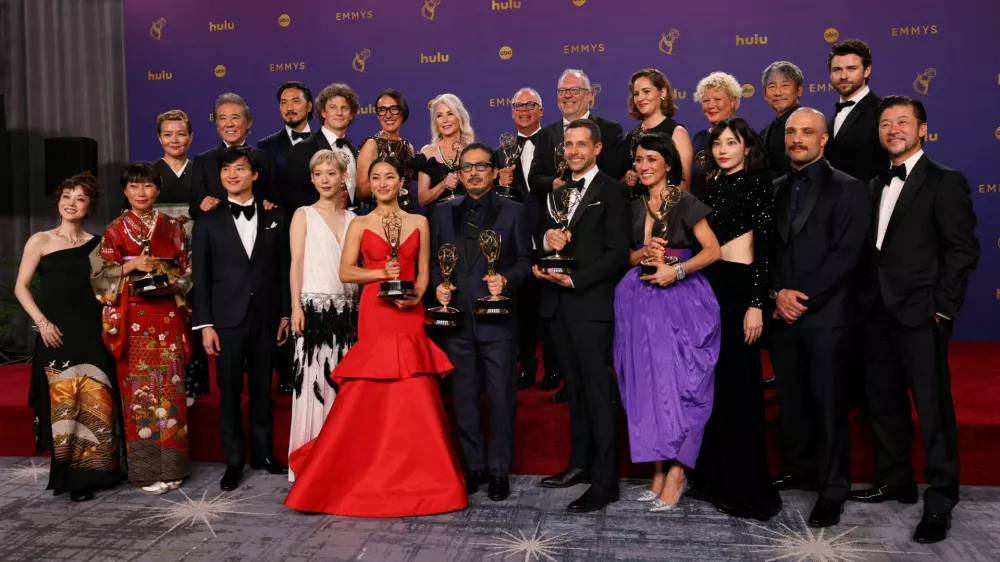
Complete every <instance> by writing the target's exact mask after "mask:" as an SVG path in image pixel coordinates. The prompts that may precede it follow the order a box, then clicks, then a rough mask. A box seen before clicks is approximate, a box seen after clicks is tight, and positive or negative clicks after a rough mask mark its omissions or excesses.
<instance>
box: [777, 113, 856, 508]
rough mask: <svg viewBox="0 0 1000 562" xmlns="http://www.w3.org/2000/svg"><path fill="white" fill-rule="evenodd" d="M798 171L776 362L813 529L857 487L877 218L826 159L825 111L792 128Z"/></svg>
mask: <svg viewBox="0 0 1000 562" xmlns="http://www.w3.org/2000/svg"><path fill="white" fill-rule="evenodd" d="M785 131H786V132H785V146H786V148H787V151H788V158H789V160H790V161H791V169H790V171H789V173H788V174H786V175H784V176H782V177H780V178H778V179H776V180H775V181H774V187H775V195H774V206H775V213H774V228H775V230H776V231H777V233H778V236H777V237H776V238H775V243H774V252H773V258H772V261H771V263H772V287H773V291H772V296H773V297H774V298H775V305H776V310H775V312H774V319H775V320H776V322H774V324H773V325H774V330H773V334H772V336H771V361H772V362H773V363H774V368H775V371H777V372H778V373H780V375H779V376H778V381H777V382H778V404H779V406H780V408H781V440H782V450H783V451H782V452H783V465H784V467H783V468H784V474H783V475H782V476H779V477H778V478H777V479H776V480H775V485H776V486H777V487H778V488H779V489H789V488H799V487H804V488H811V487H813V486H817V487H818V491H819V500H818V501H817V502H816V505H815V506H814V507H813V510H812V513H811V514H810V516H809V525H811V526H813V527H829V526H831V525H836V524H837V523H839V522H840V514H841V513H842V512H843V509H844V502H845V501H846V500H847V494H848V493H849V492H850V490H851V462H850V452H851V444H850V435H849V432H848V427H847V375H848V373H847V369H846V366H847V360H848V356H849V354H850V341H851V340H850V333H851V327H852V326H853V325H854V323H855V318H854V307H855V302H856V301H855V288H854V275H855V271H856V269H857V267H858V263H859V261H860V260H861V254H862V251H863V249H864V241H865V236H866V234H867V229H868V224H869V222H870V217H871V206H870V202H869V198H868V189H867V188H866V187H865V185H864V183H862V182H861V181H860V180H857V179H855V178H852V177H850V176H848V175H847V174H845V173H843V172H841V171H839V170H836V169H834V168H833V167H832V166H831V165H830V163H829V162H827V161H826V160H825V159H824V158H823V146H824V145H825V144H826V142H827V138H828V135H827V132H826V121H825V119H824V117H823V114H822V113H820V112H819V111H816V110H815V109H812V108H806V107H803V108H800V109H798V110H796V111H795V112H794V113H792V115H791V116H790V117H789V118H788V121H787V122H786V124H785Z"/></svg>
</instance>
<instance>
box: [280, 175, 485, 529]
mask: <svg viewBox="0 0 1000 562" xmlns="http://www.w3.org/2000/svg"><path fill="white" fill-rule="evenodd" d="M402 176H403V170H402V165H401V164H400V163H399V161H398V160H396V159H395V158H392V157H384V158H377V159H376V160H375V161H374V162H373V163H372V165H371V167H369V169H368V178H369V181H370V184H371V186H372V192H373V194H374V196H375V199H376V201H377V206H376V207H375V209H374V210H373V211H372V212H371V213H370V214H368V215H366V216H364V217H359V218H357V219H355V220H354V221H352V222H351V224H350V227H349V228H348V231H347V240H346V241H345V243H344V253H343V256H342V259H341V264H340V280H341V281H342V282H344V283H365V284H366V285H365V288H364V290H363V292H362V294H361V304H360V308H359V317H358V343H357V344H355V345H354V347H352V348H351V350H350V351H349V352H348V353H347V355H346V356H345V357H344V359H343V360H342V361H341V362H340V363H339V364H338V365H337V367H336V369H335V370H334V371H333V373H332V374H331V377H333V379H334V380H335V381H336V382H337V383H338V384H339V385H340V392H339V393H338V394H337V400H336V401H335V402H334V403H333V408H331V410H330V414H329V416H328V417H327V419H326V422H325V423H324V424H323V430H322V431H321V432H320V434H319V437H317V438H316V439H314V440H313V441H310V442H309V443H306V444H305V445H304V446H303V447H301V448H300V449H298V450H296V451H295V452H294V453H293V454H292V456H291V458H290V459H289V464H290V465H291V468H292V470H294V471H295V473H296V475H297V476H296V479H295V484H294V485H292V489H291V491H290V492H289V493H288V497H287V498H286V499H285V505H287V506H288V507H290V508H292V509H296V510H299V511H308V512H323V513H331V514H334V515H347V516H351V517H410V516H415V515H431V514H434V513H445V512H449V511H456V510H459V509H464V508H466V507H468V497H467V496H466V494H465V482H464V480H463V477H462V470H461V465H460V464H459V461H458V456H457V455H456V454H455V450H454V449H453V447H452V440H451V435H450V432H449V429H448V420H447V417H446V416H445V411H444V406H443V404H442V403H441V395H440V393H439V391H438V383H439V378H440V377H443V376H446V375H447V374H448V373H450V372H451V371H452V369H453V366H452V364H451V362H450V361H448V357H447V356H446V355H445V353H444V352H443V351H441V349H439V348H438V347H437V346H436V345H434V343H433V342H432V341H431V340H430V338H428V337H427V335H426V334H425V333H424V309H423V305H422V304H421V298H422V297H423V294H424V291H425V290H426V289H427V283H428V281H429V277H430V274H429V271H428V270H429V268H430V230H429V227H428V224H427V219H425V218H424V217H422V216H420V215H414V214H409V213H405V212H403V211H401V210H400V208H399V203H398V201H397V197H396V195H397V193H398V192H399V189H400V186H401V178H402ZM390 213H395V214H397V215H398V216H399V217H400V218H401V220H402V228H401V230H400V236H399V248H398V252H397V253H398V256H399V259H398V263H392V262H391V261H390V260H389V255H390V251H391V248H390V246H389V243H388V242H387V241H386V237H385V233H384V229H383V228H382V218H383V217H385V216H386V215H389V214H390ZM359 254H360V255H362V256H363V257H364V263H365V266H364V267H359V266H358V265H357V263H358V256H359ZM394 278H398V279H403V280H413V281H414V285H415V288H416V292H417V294H416V296H413V297H409V298H407V299H401V300H391V299H380V298H378V296H377V295H378V291H379V283H380V282H381V281H383V280H386V279H394Z"/></svg>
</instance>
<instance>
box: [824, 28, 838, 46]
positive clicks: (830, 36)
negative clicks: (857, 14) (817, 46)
mask: <svg viewBox="0 0 1000 562" xmlns="http://www.w3.org/2000/svg"><path fill="white" fill-rule="evenodd" d="M823 39H824V40H825V41H826V42H827V43H836V42H837V39H840V32H839V31H837V28H836V27H828V28H827V29H826V31H824V32H823Z"/></svg>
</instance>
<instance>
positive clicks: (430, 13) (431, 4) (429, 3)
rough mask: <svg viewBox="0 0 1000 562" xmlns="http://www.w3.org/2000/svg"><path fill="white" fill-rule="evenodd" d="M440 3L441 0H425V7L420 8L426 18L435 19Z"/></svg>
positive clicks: (421, 13)
mask: <svg viewBox="0 0 1000 562" xmlns="http://www.w3.org/2000/svg"><path fill="white" fill-rule="evenodd" d="M440 5H441V0H424V7H423V9H421V10H420V15H422V16H424V19H427V20H431V21H434V12H435V11H436V10H437V7H438V6H440Z"/></svg>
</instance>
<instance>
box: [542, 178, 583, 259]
mask: <svg viewBox="0 0 1000 562" xmlns="http://www.w3.org/2000/svg"><path fill="white" fill-rule="evenodd" d="M580 197H581V195H580V190H579V189H576V188H571V187H566V188H563V190H562V193H561V195H560V197H558V203H562V207H561V208H560V206H559V204H558V203H557V197H556V194H555V192H552V193H550V194H549V197H548V200H547V201H546V203H547V205H548V211H549V216H551V217H552V220H554V221H556V224H558V225H559V231H560V232H566V231H567V230H569V215H570V212H571V211H572V210H573V208H575V207H576V206H577V205H578V204H579V203H580ZM575 266H576V258H573V257H570V256H566V255H563V254H562V253H560V252H559V251H556V253H554V254H552V255H550V256H544V257H542V258H541V259H539V260H538V267H540V268H542V269H544V270H546V271H550V272H552V273H564V274H566V275H569V274H571V273H573V268H574V267H575Z"/></svg>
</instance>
